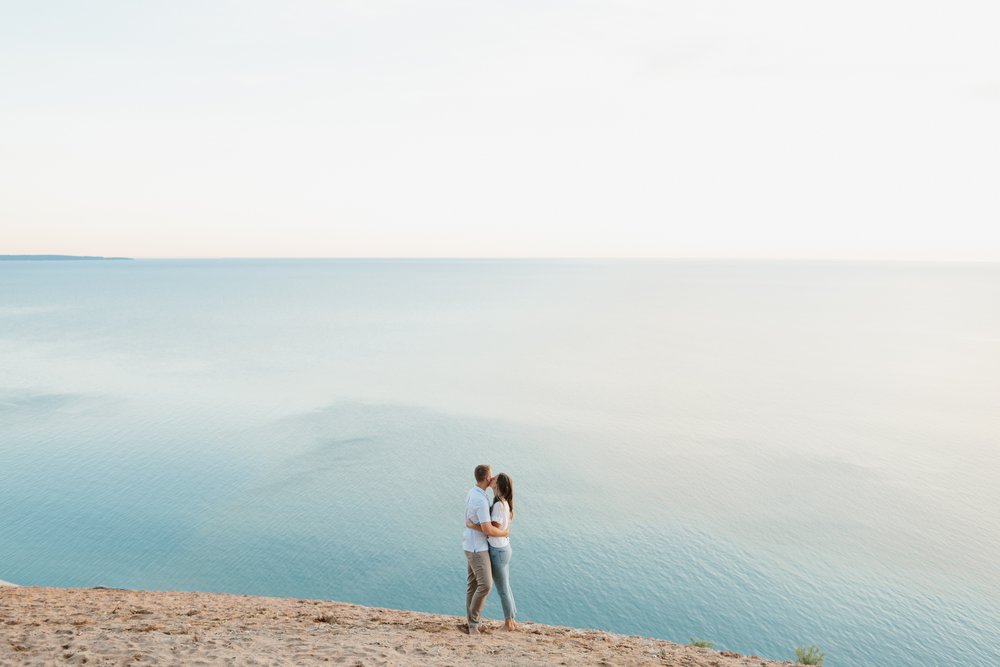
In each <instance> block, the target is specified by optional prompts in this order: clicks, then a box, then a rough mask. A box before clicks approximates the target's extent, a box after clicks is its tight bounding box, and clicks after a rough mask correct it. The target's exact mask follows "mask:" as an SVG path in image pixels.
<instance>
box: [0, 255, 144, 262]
mask: <svg viewBox="0 0 1000 667" xmlns="http://www.w3.org/2000/svg"><path fill="white" fill-rule="evenodd" d="M84 259H87V260H98V259H114V260H117V259H129V260H130V259H132V258H131V257H98V256H96V255H0V262H51V261H62V260H84Z"/></svg>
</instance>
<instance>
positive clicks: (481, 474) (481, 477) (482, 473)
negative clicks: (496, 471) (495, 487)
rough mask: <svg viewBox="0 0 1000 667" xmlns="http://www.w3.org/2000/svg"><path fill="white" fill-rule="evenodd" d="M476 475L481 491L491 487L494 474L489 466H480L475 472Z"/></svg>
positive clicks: (477, 484)
mask: <svg viewBox="0 0 1000 667" xmlns="http://www.w3.org/2000/svg"><path fill="white" fill-rule="evenodd" d="M475 474H476V486H478V487H479V488H480V489H485V488H486V487H487V486H489V485H490V482H491V481H492V477H493V473H492V472H491V471H490V467H489V466H488V465H478V466H476V470H475Z"/></svg>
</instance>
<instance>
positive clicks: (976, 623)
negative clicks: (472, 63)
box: [0, 259, 1000, 667]
mask: <svg viewBox="0 0 1000 667" xmlns="http://www.w3.org/2000/svg"><path fill="white" fill-rule="evenodd" d="M479 463H490V464H492V466H493V470H494V472H500V471H506V472H507V473H509V474H510V475H511V477H512V478H513V480H514V487H515V497H516V507H517V517H516V520H515V522H514V525H513V529H512V532H511V542H512V547H513V559H512V561H511V584H512V588H513V590H514V594H515V597H516V599H517V607H518V611H519V613H520V615H521V618H522V620H531V621H537V622H544V623H553V624H560V625H573V626H581V627H596V628H602V629H607V630H612V631H616V632H623V633H628V634H641V635H648V636H655V637H659V638H665V639H670V640H674V641H679V642H687V641H689V640H690V638H692V637H697V638H701V639H706V640H710V641H713V642H715V643H716V645H717V647H719V648H725V649H731V650H735V651H739V652H741V653H750V654H757V655H762V656H766V657H771V658H777V659H788V658H791V657H792V648H793V647H795V646H801V645H805V644H814V643H815V644H818V645H820V646H821V647H822V649H823V650H824V651H825V652H826V654H827V660H826V665H827V667H847V666H862V665H889V664H898V665H928V666H930V665H933V666H940V667H945V666H950V665H955V666H957V665H990V664H994V665H995V664H1000V604H998V603H997V600H998V599H1000V565H998V563H1000V485H998V483H997V480H998V478H1000V265H997V264H930V263H927V264H921V263H884V264H880V263H835V262H828V263H822V262H766V261H611V260H607V261H600V260H592V261H590V260H589V261H582V260H581V261H569V260H565V261H564V260H559V261H555V260H552V261H543V260H538V261H535V260H530V261H529V260H492V261H491V260H441V261H435V260H263V259H262V260H135V261H115V262H103V261H75V262H73V261H25V262H3V263H0V579H5V580H8V581H13V582H15V583H19V584H22V585H50V586H96V585H104V586H116V587H128V588H153V589H178V590H201V591H225V592H234V593H248V594H260V595H273V596H296V597H310V598H324V599H336V600H340V601H344V602H354V603H359V604H365V605H376V606H385V607H396V608H405V609H415V610H421V611H430V612H440V613H449V614H455V615H462V614H464V600H465V558H464V556H463V554H462V552H461V533H462V528H463V524H462V517H463V510H464V499H465V494H466V491H467V490H468V488H469V487H470V486H471V484H472V481H473V480H472V469H473V467H474V466H475V465H476V464H479ZM486 616H488V617H490V618H494V619H496V618H502V615H501V612H500V606H499V599H498V597H497V595H496V593H493V594H491V596H490V600H489V603H488V605H487V609H486Z"/></svg>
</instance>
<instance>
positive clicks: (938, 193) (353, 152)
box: [0, 0, 1000, 261]
mask: <svg viewBox="0 0 1000 667" xmlns="http://www.w3.org/2000/svg"><path fill="white" fill-rule="evenodd" d="M997 26H1000V3H997V2H996V0H983V1H968V0H952V1H949V2H943V1H938V2H923V1H921V0H899V1H897V0H891V1H890V0H840V1H838V2H824V3H820V2H809V1H806V0H760V1H757V2H747V1H746V0H733V1H720V0H698V1H697V2H693V1H691V0H685V1H679V0H661V1H658V2H633V1H630V0H616V1H613V2H612V1H608V2H599V1H587V0H580V1H578V2H569V1H560V2H553V1H549V0H524V1H519V0H510V1H504V2H500V1H498V0H492V1H490V0H479V1H471V0H470V1H441V0H423V1H420V2H416V1H414V2H396V1H392V0H385V1H380V0H359V1H346V2H336V1H332V0H331V1H327V2H310V1H308V0H299V1H296V2H284V1H282V2H278V1H275V2H255V1H252V0H240V1H238V2H237V1H234V2H210V1H207V0H198V1H195V2H189V1H184V0H160V1H143V2H138V1H132V0H127V1H126V0H122V1H120V2H108V1H102V0H94V1H92V2H56V1H39V0H24V1H22V2H13V1H10V0H0V254H29V253H64V254H87V255H121V256H132V257H505V256H514V257H687V258H694V257H734V258H806V259H810V258H812V259H900V260H910V259H916V260H961V261H982V260H986V261H998V260H1000V39H998V38H997Z"/></svg>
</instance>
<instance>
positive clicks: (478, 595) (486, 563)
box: [462, 465, 503, 635]
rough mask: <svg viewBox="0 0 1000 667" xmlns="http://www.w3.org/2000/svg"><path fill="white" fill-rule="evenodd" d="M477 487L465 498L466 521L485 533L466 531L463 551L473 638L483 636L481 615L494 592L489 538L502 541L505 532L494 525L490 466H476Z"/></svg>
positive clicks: (467, 608) (467, 615) (470, 629)
mask: <svg viewBox="0 0 1000 667" xmlns="http://www.w3.org/2000/svg"><path fill="white" fill-rule="evenodd" d="M475 476H476V485H475V486H474V487H472V488H471V489H469V493H468V495H467V496H466V497H465V518H466V520H467V521H471V522H472V523H477V524H479V527H480V528H481V530H482V532H480V531H478V530H473V529H471V528H466V529H465V533H464V534H463V535H462V549H464V550H465V560H466V562H467V565H468V569H467V572H468V584H469V585H468V588H467V589H466V593H465V615H466V618H467V620H468V623H469V634H470V635H478V634H479V615H480V614H481V613H482V611H483V605H484V604H485V603H486V596H487V595H489V594H490V589H491V588H493V570H492V568H491V567H490V545H489V542H488V540H487V538H489V537H491V536H492V537H498V536H499V535H498V533H502V532H503V531H502V530H500V529H499V528H497V527H496V526H494V525H493V524H492V523H491V522H490V501H489V498H487V497H486V489H487V488H488V487H489V486H490V483H491V482H492V481H493V477H492V472H491V471H490V467H489V466H487V465H479V466H476V469H475Z"/></svg>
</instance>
